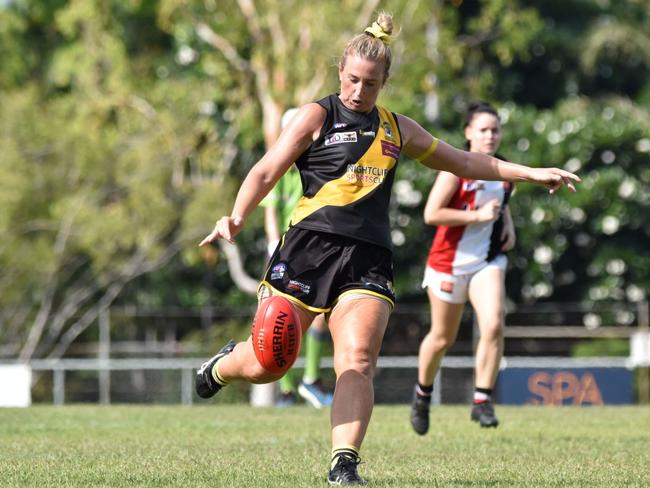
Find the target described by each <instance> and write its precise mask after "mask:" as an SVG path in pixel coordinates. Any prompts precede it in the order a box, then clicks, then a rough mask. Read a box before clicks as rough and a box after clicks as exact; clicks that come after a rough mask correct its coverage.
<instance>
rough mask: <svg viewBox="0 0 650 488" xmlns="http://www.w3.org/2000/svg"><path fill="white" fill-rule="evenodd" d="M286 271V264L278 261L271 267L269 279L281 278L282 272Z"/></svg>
mask: <svg viewBox="0 0 650 488" xmlns="http://www.w3.org/2000/svg"><path fill="white" fill-rule="evenodd" d="M286 272H287V265H286V264H284V263H278V264H276V265H275V266H273V268H272V269H271V279H272V280H281V279H282V278H283V277H284V274H285V273H286Z"/></svg>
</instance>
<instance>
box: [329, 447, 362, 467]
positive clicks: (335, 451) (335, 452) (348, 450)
mask: <svg viewBox="0 0 650 488" xmlns="http://www.w3.org/2000/svg"><path fill="white" fill-rule="evenodd" d="M340 454H348V455H350V454H351V455H353V456H354V457H355V458H357V459H358V458H359V450H358V448H356V447H354V446H341V447H335V448H332V462H331V466H330V469H334V466H335V465H336V461H337V459H336V458H337V457H338V456H339V455H340Z"/></svg>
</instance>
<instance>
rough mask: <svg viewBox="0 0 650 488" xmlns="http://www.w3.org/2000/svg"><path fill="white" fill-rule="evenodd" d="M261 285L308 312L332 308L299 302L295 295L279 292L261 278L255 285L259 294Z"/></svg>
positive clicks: (327, 310) (324, 310) (320, 311)
mask: <svg viewBox="0 0 650 488" xmlns="http://www.w3.org/2000/svg"><path fill="white" fill-rule="evenodd" d="M263 286H266V287H267V288H268V289H269V290H271V291H272V292H273V295H278V296H281V297H284V298H286V299H287V300H289V301H290V302H293V303H295V304H296V305H298V306H300V307H301V308H304V309H305V310H309V311H310V312H315V313H327V312H329V311H331V310H332V307H330V308H316V307H312V306H310V305H307V304H306V303H304V302H301V301H300V300H298V299H297V298H296V297H293V296H291V295H287V294H286V293H282V292H281V291H280V290H278V289H277V288H273V287H272V286H271V285H270V284H269V282H268V281H263V280H262V281H261V282H260V284H259V285H257V293H258V294H259V292H260V288H262V287H263Z"/></svg>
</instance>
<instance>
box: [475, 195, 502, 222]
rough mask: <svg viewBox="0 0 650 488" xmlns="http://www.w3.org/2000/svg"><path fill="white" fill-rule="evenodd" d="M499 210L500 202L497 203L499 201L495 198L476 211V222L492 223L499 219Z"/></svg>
mask: <svg viewBox="0 0 650 488" xmlns="http://www.w3.org/2000/svg"><path fill="white" fill-rule="evenodd" d="M500 210H501V202H499V200H497V199H496V198H495V199H494V200H490V201H489V202H487V203H486V204H485V205H483V206H481V207H479V208H477V209H476V222H478V223H485V222H493V221H495V220H496V219H497V218H498V217H499V211H500Z"/></svg>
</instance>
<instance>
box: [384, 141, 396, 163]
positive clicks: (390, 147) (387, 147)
mask: <svg viewBox="0 0 650 488" xmlns="http://www.w3.org/2000/svg"><path fill="white" fill-rule="evenodd" d="M381 153H382V154H383V155H384V156H390V157H391V158H395V159H399V153H400V149H399V146H396V145H395V144H393V143H392V142H388V141H381Z"/></svg>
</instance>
